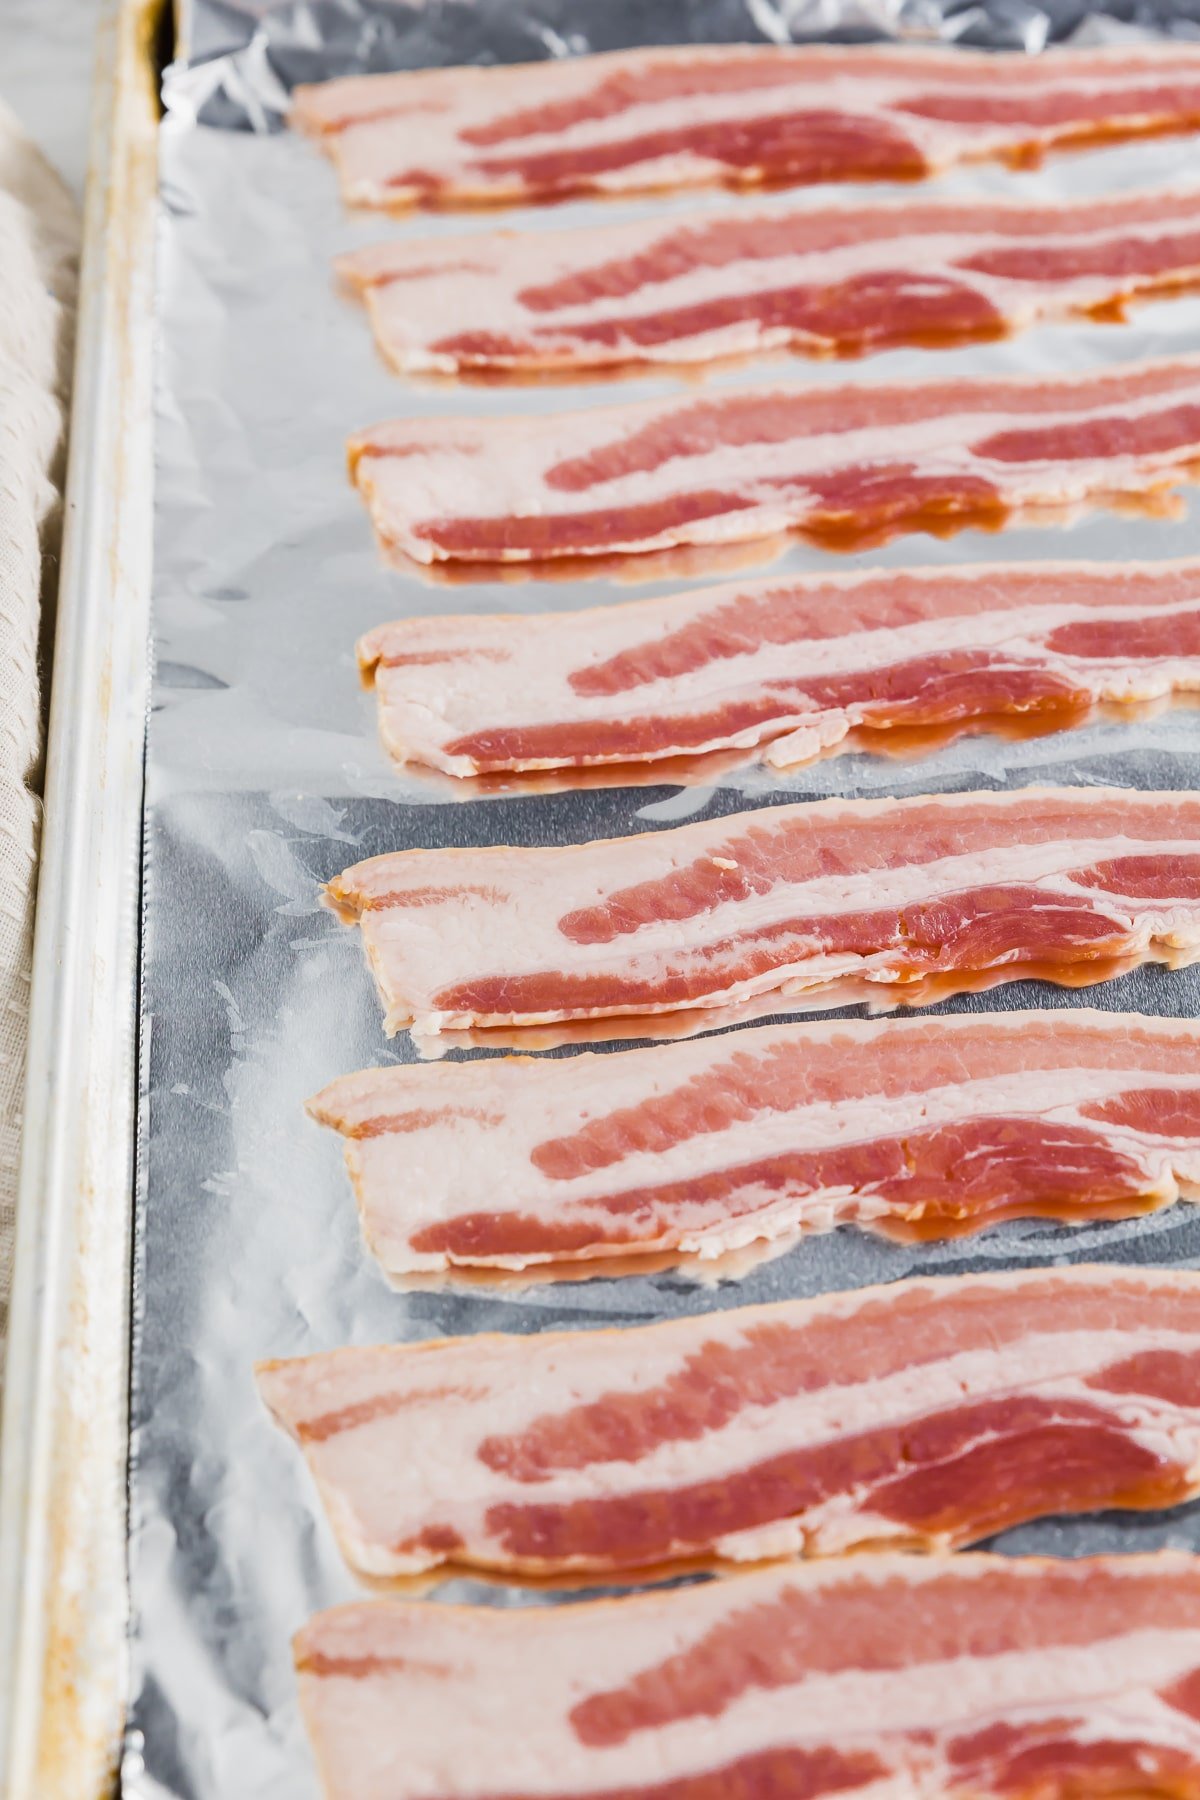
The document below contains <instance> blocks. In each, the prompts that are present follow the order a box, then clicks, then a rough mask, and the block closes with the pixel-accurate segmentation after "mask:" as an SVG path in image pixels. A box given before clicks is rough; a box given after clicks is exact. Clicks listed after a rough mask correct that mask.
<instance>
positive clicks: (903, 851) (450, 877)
mask: <svg viewBox="0 0 1200 1800" xmlns="http://www.w3.org/2000/svg"><path fill="white" fill-rule="evenodd" d="M327 898H328V901H329V903H330V904H331V905H332V906H333V907H334V908H335V910H337V911H339V912H340V913H341V914H342V916H343V917H344V918H346V919H348V920H356V921H357V922H358V924H359V926H360V928H361V931H362V935H363V943H364V947H365V950H366V953H367V957H368V959H369V961H370V964H371V967H372V969H373V970H374V973H375V978H376V981H377V982H378V984H379V989H380V993H381V996H382V998H383V1002H384V1005H385V1008H386V1028H387V1029H388V1031H395V1030H396V1029H398V1027H400V1026H401V1025H406V1024H410V1023H411V1024H413V1025H414V1026H415V1027H416V1028H417V1029H418V1031H419V1032H421V1033H424V1034H427V1035H431V1036H436V1035H437V1034H438V1033H439V1032H446V1031H455V1030H460V1029H465V1028H470V1027H473V1026H482V1027H485V1028H486V1027H493V1026H501V1025H535V1024H539V1023H542V1022H545V1021H554V1020H568V1019H570V1020H594V1019H602V1018H606V1017H613V1016H621V1017H626V1016H628V1017H630V1019H631V1020H636V1021H638V1023H637V1024H631V1027H630V1029H631V1030H641V1029H644V1021H645V1017H646V1016H647V1015H653V1014H657V1013H664V1012H676V1011H679V1010H680V1009H683V1010H689V1009H696V1010H697V1011H698V1012H699V1014H700V1017H699V1018H698V1019H697V1021H696V1024H697V1028H698V1029H702V1028H703V1025H704V1022H705V1021H704V1012H705V1010H706V1009H713V1008H721V1007H727V1006H730V1005H736V1004H737V1003H739V1002H741V1001H747V1000H750V999H753V998H759V999H762V998H764V997H766V996H770V997H771V998H772V999H774V998H775V997H790V998H792V999H793V1000H798V1001H799V1002H800V1003H801V1004H803V1005H805V1006H812V1005H814V1004H817V1005H820V1004H824V1005H829V1004H838V1003H840V1002H841V1001H842V1000H844V999H846V997H847V995H846V991H845V988H844V987H841V986H839V984H840V983H844V982H846V981H848V980H849V979H850V978H852V977H853V978H858V980H860V981H865V982H866V983H868V984H870V987H871V990H872V991H873V992H874V993H876V994H877V996H878V999H879V1001H880V1002H881V1003H883V1004H889V1005H896V1004H900V1003H902V1002H903V1001H904V999H905V997H906V994H907V995H909V996H910V997H918V996H919V994H920V985H919V984H920V981H921V978H922V977H927V976H933V975H937V976H943V977H944V976H948V975H954V976H958V977H962V976H965V975H967V974H979V973H981V972H983V971H994V972H996V974H997V977H998V978H1000V979H1004V978H1006V977H1008V978H1015V977H1017V976H1019V975H1020V974H1021V973H1022V967H1021V965H1023V964H1028V963H1031V962H1032V963H1036V964H1038V965H1039V966H1040V967H1042V968H1043V970H1046V971H1048V972H1050V973H1051V975H1052V976H1053V978H1056V979H1061V980H1071V979H1076V980H1077V979H1078V978H1079V976H1080V974H1083V975H1084V977H1085V978H1086V976H1087V973H1088V966H1089V965H1098V966H1099V969H1100V970H1103V966H1104V963H1105V961H1111V959H1112V958H1114V957H1125V958H1128V957H1136V958H1139V959H1149V960H1156V961H1166V962H1169V963H1172V964H1175V965H1176V966H1178V965H1179V964H1181V963H1183V962H1189V961H1192V960H1194V959H1195V958H1196V956H1197V955H1200V795H1197V794H1191V793H1144V792H1140V791H1138V790H1136V789H1120V788H1024V789H1014V790H1012V791H1009V792H1002V793H970V794H941V795H933V796H925V795H920V796H917V797H915V798H913V799H906V800H892V799H886V800H822V801H817V802H810V803H807V804H802V805H799V806H778V807H764V808H762V809H760V810H759V811H757V812H748V813H737V814H734V815H733V816H731V817H726V818H718V819H705V820H702V821H701V822H700V823H698V824H693V825H684V826H680V827H677V828H676V829H674V830H668V831H650V832H644V833H642V834H640V835H639V836H637V837H627V838H617V839H604V840H601V841H598V842H596V843H591V844H572V845H569V846H565V847H560V848H555V849H511V848H508V847H499V848H490V849H483V850H474V849H472V850H407V851H401V852H399V853H397V854H395V855H391V856H376V857H372V858H371V859H370V860H369V861H367V862H362V863H358V864H356V865H355V866H354V867H353V868H350V869H347V870H345V871H344V872H343V873H342V874H341V875H339V876H338V877H337V878H336V880H334V881H333V882H331V883H330V884H329V887H328V889H327ZM1080 965H1083V968H1082V969H1081V968H1080ZM1001 971H1004V972H1005V973H1001ZM1096 978H1097V975H1093V976H1092V979H1096ZM711 1017H712V1014H711V1012H710V1019H711Z"/></svg>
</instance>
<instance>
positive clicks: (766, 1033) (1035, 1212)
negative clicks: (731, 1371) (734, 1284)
mask: <svg viewBox="0 0 1200 1800" xmlns="http://www.w3.org/2000/svg"><path fill="white" fill-rule="evenodd" d="M309 1111H310V1112H311V1113H312V1115H313V1116H314V1117H315V1118H316V1119H318V1120H320V1121H321V1123H322V1124H325V1125H328V1126H332V1127H333V1128H334V1129H336V1130H337V1131H339V1132H340V1133H341V1134H342V1135H343V1137H344V1139H345V1150H346V1161H347V1164H348V1167H349V1171H350V1176H351V1179H352V1181H353V1184H354V1188H355V1192H356V1194H357V1196H358V1202H359V1207H360V1211H361V1214H362V1220H363V1227H364V1230H365V1233H366V1237H367V1241H368V1243H369V1244H370V1246H371V1248H372V1250H373V1252H374V1254H375V1255H376V1256H377V1257H378V1259H379V1261H380V1262H381V1264H382V1265H383V1267H384V1268H385V1269H386V1270H387V1271H388V1273H389V1274H390V1275H393V1276H407V1275H413V1274H417V1273H424V1272H429V1271H438V1270H445V1269H450V1268H454V1267H456V1266H465V1267H469V1268H473V1269H489V1268H491V1269H526V1268H530V1267H536V1266H537V1265H539V1264H559V1263H571V1262H578V1263H589V1262H590V1263H595V1264H596V1265H597V1266H602V1264H603V1262H604V1261H612V1260H614V1259H617V1260H619V1261H620V1262H621V1263H622V1264H623V1265H624V1264H627V1263H628V1262H629V1260H630V1259H632V1258H634V1257H637V1256H654V1257H661V1256H663V1255H664V1254H666V1253H677V1254H678V1255H679V1256H680V1257H681V1258H687V1257H700V1258H705V1259H718V1258H721V1257H726V1256H728V1255H729V1254H730V1253H732V1252H735V1251H739V1250H741V1249H743V1248H744V1247H745V1246H747V1245H748V1244H751V1243H754V1242H762V1241H764V1240H770V1239H781V1240H784V1241H787V1240H788V1239H790V1238H793V1237H795V1236H797V1235H799V1234H801V1233H809V1232H817V1231H829V1230H832V1229H833V1228H834V1227H835V1226H839V1225H846V1224H853V1225H858V1226H860V1227H863V1228H865V1229H868V1230H871V1231H875V1232H881V1233H883V1234H885V1235H887V1236H891V1237H899V1238H903V1239H908V1240H912V1239H927V1240H936V1239H940V1238H948V1237H955V1236H959V1235H962V1234H966V1233H970V1232H976V1231H982V1230H984V1229H985V1228H986V1227H988V1226H991V1225H994V1224H996V1223H997V1222H999V1221H1001V1220H1004V1219H1010V1218H1055V1219H1064V1220H1078V1221H1083V1220H1095V1219H1099V1218H1118V1217H1131V1216H1133V1215H1136V1214H1138V1213H1143V1212H1147V1211H1150V1210H1151V1209H1153V1208H1155V1207H1159V1206H1167V1205H1170V1204H1171V1203H1172V1202H1174V1201H1175V1200H1176V1199H1178V1198H1179V1197H1180V1195H1181V1194H1182V1195H1184V1196H1186V1197H1189V1198H1192V1197H1195V1196H1196V1195H1197V1194H1200V1027H1198V1026H1197V1025H1195V1024H1194V1023H1193V1022H1192V1021H1190V1020H1174V1019H1148V1018H1142V1017H1140V1016H1139V1015H1124V1014H1120V1013H1108V1012H1095V1011H1092V1010H1090V1009H1087V1008H1083V1007H1071V1008H1067V1009H1062V1010H1056V1011H1047V1012H1039V1011H1031V1012H1020V1013H984V1014H967V1015H959V1016H940V1017H939V1016H933V1017H927V1018H909V1019H907V1020H905V1021H903V1022H890V1023H889V1022H883V1023H881V1022H877V1021H868V1020H856V1021H851V1022H845V1021H838V1022H837V1023H826V1022H810V1023H807V1024H787V1025H774V1026H758V1027H755V1028H753V1029H750V1030H747V1031H739V1032H736V1033H733V1034H732V1035H725V1036H720V1037H710V1038H703V1039H698V1040H693V1041H692V1042H685V1043H677V1044H671V1045H666V1046H663V1047H661V1048H655V1049H642V1050H626V1051H618V1052H616V1053H615V1054H610V1055H604V1056H597V1055H588V1054H585V1055H581V1056H573V1057H565V1058H561V1059H559V1058H545V1059H540V1060H536V1061H531V1060H529V1059H522V1058H512V1057H509V1058H488V1059H487V1060H485V1061H473V1062H466V1063H442V1064H435V1065H428V1064H427V1065H424V1066H415V1067H414V1066H412V1065H409V1066H403V1067H397V1066H395V1065H393V1066H391V1067H389V1068H382V1069H368V1070H365V1071H364V1072H363V1073H361V1074H356V1075H347V1076H344V1077H342V1078H341V1079H340V1080H338V1081H335V1082H333V1083H332V1084H331V1085H330V1086H329V1087H327V1088H326V1089H325V1090H324V1091H323V1092H322V1093H320V1094H318V1095H317V1096H316V1097H315V1099H313V1100H312V1101H310V1103H309Z"/></svg>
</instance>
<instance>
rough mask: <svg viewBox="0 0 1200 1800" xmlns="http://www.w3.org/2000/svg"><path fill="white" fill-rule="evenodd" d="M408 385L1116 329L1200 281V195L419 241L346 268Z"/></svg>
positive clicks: (926, 206)
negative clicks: (1039, 326)
mask: <svg viewBox="0 0 1200 1800" xmlns="http://www.w3.org/2000/svg"><path fill="white" fill-rule="evenodd" d="M338 268H339V270H340V272H341V274H342V276H343V278H344V279H345V280H346V281H347V282H348V283H349V284H350V285H351V286H352V287H353V288H355V289H356V290H358V291H359V292H360V293H362V294H363V296H364V297H365V299H366V302H367V305H368V307H369V309H370V314H371V319H372V323H373V325H374V329H375V336H376V339H377V341H378V344H379V347H380V349H381V350H382V352H383V354H384V355H385V357H386V358H387V359H388V361H389V362H390V363H391V364H392V365H393V366H394V367H395V368H396V369H399V370H443V371H451V372H453V371H462V370H469V369H477V370H484V371H487V372H489V373H493V372H503V371H505V370H517V371H522V370H530V369H545V368H555V369H563V370H588V369H594V368H605V367H612V366H614V365H621V364H636V363H703V362H710V361H712V360H714V359H715V358H719V357H728V356H744V355H747V354H753V353H758V352H763V351H769V350H773V349H780V348H788V349H793V350H800V351H807V352H809V353H812V354H828V353H829V352H836V353H838V354H842V355H856V354H860V353H863V352H867V351H871V350H878V349H883V348H885V347H886V346H888V345H892V344H947V343H955V342H959V341H964V340H970V339H978V338H989V337H998V336H1000V335H1002V334H1003V333H1005V332H1007V331H1012V330H1016V329H1019V328H1021V327H1023V326H1026V325H1029V324H1032V323H1033V322H1034V321H1035V320H1036V319H1040V318H1046V317H1054V316H1058V317H1061V316H1063V315H1065V314H1070V313H1087V312H1093V313H1094V312H1097V311H1099V312H1101V313H1102V314H1111V312H1112V309H1113V308H1114V306H1115V305H1116V304H1117V303H1119V302H1120V301H1121V300H1123V299H1127V298H1130V297H1132V296H1134V295H1138V294H1148V293H1153V292H1155V291H1156V290H1162V289H1167V288H1172V287H1179V286H1182V285H1186V284H1189V283H1191V282H1193V281H1195V279H1196V278H1197V276H1200V193H1187V192H1182V191H1179V192H1170V191H1167V192H1155V193H1135V194H1126V195H1121V196H1119V197H1117V198H1113V199H1105V200H1103V201H1099V202H1095V203H1090V204H1088V205H1086V206H1084V205H1080V204H1078V203H1076V204H1074V205H1069V206H1064V205H1061V204H1059V205H1047V204H1045V203H1041V204H1037V203H1028V202H1014V201H1003V200H999V201H986V200H982V201H981V200H973V201H970V202H964V201H959V200H940V201H925V202H922V203H920V204H913V203H911V202H910V203H908V204H906V205H895V204H888V205H879V204H876V205H874V206H864V207H852V208H848V207H844V206H838V207H832V206H822V207H819V208H815V207H810V208H807V209H805V210H802V211H801V210H791V211H788V212H782V211H775V212H763V213H758V214H751V215H750V216H745V215H744V214H742V213H741V212H729V213H718V214H715V215H714V214H713V213H711V212H703V213H695V214H692V215H690V216H688V217H685V218H679V217H672V218H668V219H663V218H658V219H646V220H638V221H636V222H634V223H632V224H626V225H615V226H614V225H610V226H607V227H604V226H602V227H600V228H599V229H597V228H595V227H591V228H588V229H586V230H583V229H579V230H572V231H562V232H524V233H521V234H514V233H512V232H493V233H488V234H486V235H482V234H479V235H473V236H471V237H450V238H438V239H436V240H434V241H432V242H431V241H430V240H428V239H416V240H414V239H411V238H410V239H405V240H402V241H400V242H398V243H389V244H373V245H370V246H369V247H368V248H367V249H365V250H359V251H356V252H354V253H353V254H351V255H349V256H345V257H342V258H341V260H340V262H339V264H338Z"/></svg>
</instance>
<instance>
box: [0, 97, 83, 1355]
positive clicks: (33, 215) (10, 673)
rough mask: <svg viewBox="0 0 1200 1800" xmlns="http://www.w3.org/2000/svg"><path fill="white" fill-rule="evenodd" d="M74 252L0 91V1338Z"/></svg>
mask: <svg viewBox="0 0 1200 1800" xmlns="http://www.w3.org/2000/svg"><path fill="white" fill-rule="evenodd" d="M77 258H78V223H77V220H76V217H75V208H74V205H73V203H72V201H71V199H70V196H69V195H68V194H67V192H66V189H65V188H64V187H63V185H62V183H61V182H60V181H59V179H58V177H57V176H56V175H55V174H54V172H53V171H52V170H51V169H50V167H49V166H48V164H47V163H45V162H44V161H43V160H42V158H41V156H40V155H39V154H38V152H37V151H36V150H35V149H34V148H33V146H32V145H31V144H30V143H29V141H28V139H27V138H26V137H25V136H24V135H23V133H22V132H21V130H20V128H19V126H18V125H17V123H16V121H15V119H14V118H13V117H12V115H11V114H10V113H9V112H8V111H7V109H6V108H4V107H3V106H2V105H0V1339H2V1337H3V1334H4V1331H5V1329H6V1325H7V1312H8V1294H9V1287H10V1283H11V1277H12V1243H13V1223H14V1213H15V1203H16V1180H17V1160H18V1156H19V1152H20V1139H21V1106H22V1100H23V1090H24V1083H25V1036H26V1026H27V1022H28V1013H29V960H30V950H31V945H32V936H33V906H34V890H35V881H36V867H37V831H38V817H39V813H38V806H39V803H38V797H37V796H38V788H39V785H40V773H41V746H42V710H41V684H40V682H39V640H41V641H43V642H45V641H48V638H49V633H48V632H46V633H43V632H42V627H41V619H42V604H43V598H45V599H46V600H51V599H52V597H53V577H54V574H55V573H56V570H57V561H56V558H55V555H54V552H55V550H56V547H57V544H56V539H57V511H56V507H57V499H58V483H59V481H60V477H61V465H62V461H63V454H62V452H63V443H62V440H63V435H64V432H63V416H64V415H63V407H62V397H63V395H64V394H65V392H66V386H67V377H68V372H69V356H70V338H71V321H72V318H73V313H74V302H75V286H76V271H77Z"/></svg>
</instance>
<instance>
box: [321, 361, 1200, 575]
mask: <svg viewBox="0 0 1200 1800" xmlns="http://www.w3.org/2000/svg"><path fill="white" fill-rule="evenodd" d="M349 454H350V467H351V471H352V473H353V475H354V478H355V480H356V481H357V483H358V486H359V488H360V490H361V492H362V494H363V497H364V499H365V500H366V502H367V505H368V506H369V508H370V511H371V516H372V518H373V519H374V522H375V527H376V530H377V531H378V533H379V535H380V537H381V538H382V539H383V541H384V542H385V544H388V545H391V546H392V547H394V548H395V549H397V550H400V551H403V552H404V553H405V554H406V555H408V556H410V557H413V558H415V559H416V560H417V561H418V562H425V563H432V562H440V561H467V562H479V561H483V562H496V561H500V562H529V561H539V560H544V559H547V558H553V557H559V556H597V555H601V554H612V553H618V552H620V553H627V552H633V551H648V550H661V549H669V548H671V547H672V546H674V545H678V544H701V543H733V542H739V541H744V540H747V539H753V538H762V537H768V536H770V535H772V534H773V533H778V532H783V531H788V530H796V531H802V532H805V533H807V534H808V535H809V536H810V537H818V538H826V539H832V540H833V541H835V542H836V541H837V540H838V538H839V537H840V538H841V539H842V540H843V541H845V540H846V538H847V536H850V537H851V538H853V537H855V536H856V537H857V538H858V539H862V538H863V537H864V536H874V537H876V538H878V537H880V536H886V535H887V534H888V533H890V532H895V531H899V530H913V529H918V528H928V529H933V528H935V527H936V528H939V529H950V528H953V527H956V526H959V525H962V524H965V523H971V522H976V523H978V522H981V521H983V522H987V521H990V522H992V523H997V522H1000V521H1002V520H1003V519H1004V518H1005V517H1006V516H1007V515H1008V514H1009V513H1011V512H1013V511H1014V510H1017V509H1021V508H1030V507H1038V506H1040V507H1046V506H1054V507H1059V508H1063V507H1068V506H1070V505H1072V504H1078V503H1082V502H1084V501H1088V500H1094V499H1096V498H1098V497H1112V496H1118V495H1126V496H1134V495H1144V494H1147V493H1149V492H1152V491H1154V490H1155V489H1160V488H1163V487H1166V486H1169V485H1170V484H1171V482H1172V481H1175V480H1178V479H1179V478H1180V477H1181V476H1182V475H1183V474H1184V473H1185V472H1186V471H1187V470H1188V468H1189V466H1191V465H1194V464H1196V463H1197V461H1200V358H1196V357H1192V358H1183V359H1180V360H1178V361H1174V362H1155V363H1143V364H1140V365H1133V366H1128V367H1119V368H1114V369H1109V370H1106V371H1104V372H1103V373H1101V374H1092V375H1084V376H1080V375H1069V376H1060V377H1058V378H1057V379H1054V380H1048V379H1047V378H1046V377H1045V376H1042V375H1039V376H1035V377H1029V376H1020V377H1011V376H1010V377H1005V378H1003V379H996V378H988V379H974V380H969V381H968V380H954V381H947V380H942V381H927V382H908V383H902V384H896V385H886V386H885V385H870V384H859V385H855V386H839V387H817V388H804V387H801V388H794V387H789V388H751V389H747V390H744V391H741V392H735V393H728V394H725V395H722V396H718V397H714V398H712V399H703V400H696V399H692V398H683V399H670V400H651V401H647V402H643V403H641V404H639V405H634V406H605V407H599V408H596V409H595V410H592V411H588V412H576V413H565V414H564V413H550V414H541V413H539V414H532V415H531V414H526V415H523V416H520V417H514V418H506V417H493V418H480V419H461V418H457V417H455V418H417V419H406V420H400V421H397V422H396V423H394V424H387V425H378V426H376V427H375V428H374V429H373V430H370V431H367V432H364V433H363V434H362V435H361V436H360V437H357V438H354V439H352V440H351V443H350V446H349Z"/></svg>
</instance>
